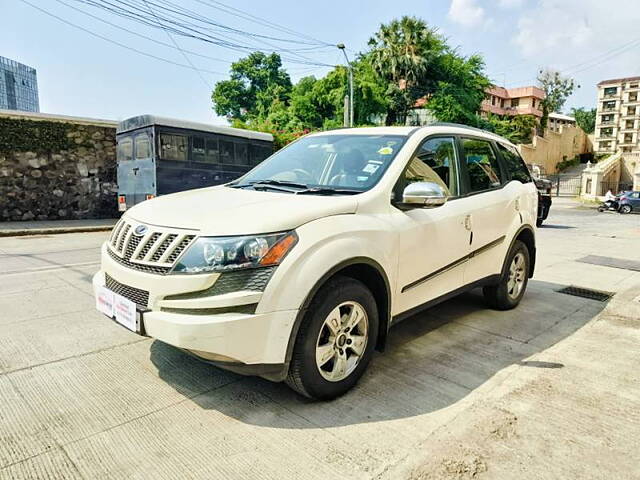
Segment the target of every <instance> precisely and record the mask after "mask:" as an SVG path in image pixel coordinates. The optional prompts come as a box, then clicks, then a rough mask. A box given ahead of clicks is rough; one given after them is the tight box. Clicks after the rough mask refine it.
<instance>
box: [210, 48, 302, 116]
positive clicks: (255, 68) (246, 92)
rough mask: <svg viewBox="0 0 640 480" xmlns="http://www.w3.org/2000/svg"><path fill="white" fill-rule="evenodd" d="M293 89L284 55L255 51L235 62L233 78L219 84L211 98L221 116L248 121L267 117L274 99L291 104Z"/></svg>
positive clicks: (232, 68)
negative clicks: (285, 66) (284, 67)
mask: <svg viewBox="0 0 640 480" xmlns="http://www.w3.org/2000/svg"><path fill="white" fill-rule="evenodd" d="M291 88H292V85H291V79H290V77H289V74H288V73H287V72H286V71H285V70H284V69H283V68H282V60H281V59H280V55H278V54H277V53H272V54H270V55H266V54H264V53H262V52H253V53H251V54H250V55H249V56H248V57H246V58H242V59H240V60H238V61H237V62H234V63H233V64H232V65H231V78H230V79H229V80H223V81H221V82H218V83H216V86H215V88H214V90H213V93H212V95H211V99H212V100H213V106H214V110H215V112H216V113H217V114H218V115H223V116H226V117H227V118H228V119H230V120H234V119H238V120H241V121H246V120H249V119H251V118H252V117H259V116H262V117H266V116H267V115H268V113H269V110H270V109H271V106H272V104H273V102H274V101H279V102H282V103H284V104H287V102H288V100H289V95H290V93H291Z"/></svg>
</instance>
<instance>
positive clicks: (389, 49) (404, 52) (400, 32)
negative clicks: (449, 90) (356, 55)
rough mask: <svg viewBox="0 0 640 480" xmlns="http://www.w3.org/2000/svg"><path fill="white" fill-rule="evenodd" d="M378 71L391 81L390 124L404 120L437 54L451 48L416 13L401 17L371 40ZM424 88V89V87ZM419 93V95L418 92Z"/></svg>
mask: <svg viewBox="0 0 640 480" xmlns="http://www.w3.org/2000/svg"><path fill="white" fill-rule="evenodd" d="M369 46H370V47H371V53H370V55H371V62H372V65H373V68H374V70H375V72H376V73H377V74H378V75H379V76H380V77H381V78H382V79H383V80H385V81H386V82H388V83H389V84H390V85H389V88H388V92H387V94H388V96H389V97H390V100H391V101H390V105H389V111H388V112H387V122H386V123H387V125H391V124H393V123H395V121H396V120H401V119H402V118H398V117H403V116H404V115H406V111H407V110H408V109H409V108H410V107H411V106H412V105H413V102H415V100H416V98H418V97H419V96H421V95H420V94H421V93H422V94H423V92H421V89H420V88H416V87H417V86H419V85H420V84H421V83H422V81H423V80H424V79H425V77H426V76H427V74H428V72H429V68H430V66H431V65H432V64H433V61H434V59H435V58H437V57H439V56H440V55H442V54H444V53H445V52H446V51H448V47H447V46H446V43H445V40H444V38H443V37H442V36H441V35H440V34H438V32H437V30H435V29H432V28H429V27H428V26H427V24H426V23H425V22H424V21H422V20H420V19H418V18H415V17H407V16H405V17H402V18H401V19H400V20H393V21H391V22H390V23H389V24H387V25H384V24H383V25H380V29H379V30H378V31H377V32H376V33H375V34H374V36H373V37H372V38H371V39H370V40H369ZM422 90H423V89H422ZM416 95H417V96H416Z"/></svg>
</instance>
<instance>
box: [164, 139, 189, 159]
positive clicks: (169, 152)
mask: <svg viewBox="0 0 640 480" xmlns="http://www.w3.org/2000/svg"><path fill="white" fill-rule="evenodd" d="M160 158H162V159H164V160H177V161H179V162H186V161H187V137H185V136H184V135H171V134H168V133H162V134H161V135H160Z"/></svg>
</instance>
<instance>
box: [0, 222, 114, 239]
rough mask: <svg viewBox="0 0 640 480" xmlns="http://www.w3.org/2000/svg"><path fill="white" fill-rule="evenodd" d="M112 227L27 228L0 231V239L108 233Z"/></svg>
mask: <svg viewBox="0 0 640 480" xmlns="http://www.w3.org/2000/svg"><path fill="white" fill-rule="evenodd" d="M111 229H113V225H99V226H90V227H59V228H29V229H24V230H0V238H2V237H27V236H33V235H60V234H63V233H85V232H108V231H110V230H111Z"/></svg>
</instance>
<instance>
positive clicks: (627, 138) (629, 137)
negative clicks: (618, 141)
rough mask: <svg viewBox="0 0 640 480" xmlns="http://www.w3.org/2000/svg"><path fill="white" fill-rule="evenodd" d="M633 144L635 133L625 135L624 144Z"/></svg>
mask: <svg viewBox="0 0 640 480" xmlns="http://www.w3.org/2000/svg"><path fill="white" fill-rule="evenodd" d="M631 142H633V133H625V134H624V143H631Z"/></svg>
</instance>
